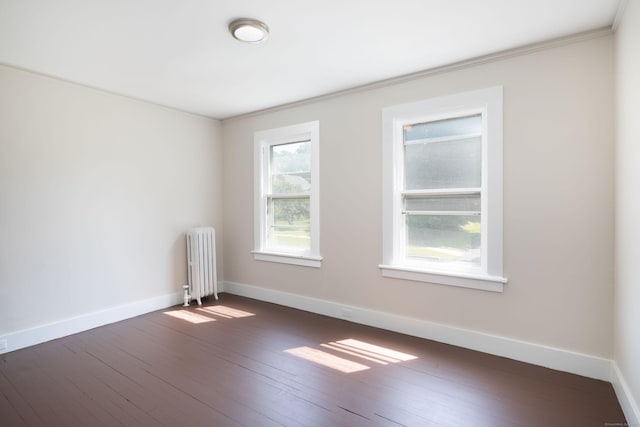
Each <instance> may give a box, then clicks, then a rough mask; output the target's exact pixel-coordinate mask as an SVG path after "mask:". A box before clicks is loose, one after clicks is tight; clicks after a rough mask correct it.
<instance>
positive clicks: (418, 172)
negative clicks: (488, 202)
mask: <svg viewBox="0 0 640 427" xmlns="http://www.w3.org/2000/svg"><path fill="white" fill-rule="evenodd" d="M481 165H482V141H481V138H480V137H477V138H468V139H460V140H452V141H436V142H425V143H416V144H410V145H406V146H405V159H404V167H405V189H407V190H420V189H438V188H478V187H480V186H481V184H482V180H481V173H480V172H481Z"/></svg>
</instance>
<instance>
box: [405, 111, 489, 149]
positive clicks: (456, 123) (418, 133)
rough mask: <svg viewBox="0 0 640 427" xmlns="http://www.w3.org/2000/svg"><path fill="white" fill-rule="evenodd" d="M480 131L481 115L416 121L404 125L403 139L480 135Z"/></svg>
mask: <svg viewBox="0 0 640 427" xmlns="http://www.w3.org/2000/svg"><path fill="white" fill-rule="evenodd" d="M481 133H482V115H480V114H477V115H475V116H467V117H458V118H455V119H446V120H436V121H433V122H428V123H417V124H414V125H407V126H405V127H404V140H405V142H406V141H415V140H419V139H426V138H443V137H451V136H459V135H473V134H475V135H480V134H481Z"/></svg>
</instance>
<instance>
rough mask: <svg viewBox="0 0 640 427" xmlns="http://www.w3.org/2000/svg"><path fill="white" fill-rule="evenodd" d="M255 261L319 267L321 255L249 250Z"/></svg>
mask: <svg viewBox="0 0 640 427" xmlns="http://www.w3.org/2000/svg"><path fill="white" fill-rule="evenodd" d="M251 253H252V254H253V257H254V259H256V260H257V261H269V262H279V263H282V264H293V265H301V266H303V267H314V268H320V266H321V265H322V257H320V256H309V255H293V254H283V253H278V252H262V251H251Z"/></svg>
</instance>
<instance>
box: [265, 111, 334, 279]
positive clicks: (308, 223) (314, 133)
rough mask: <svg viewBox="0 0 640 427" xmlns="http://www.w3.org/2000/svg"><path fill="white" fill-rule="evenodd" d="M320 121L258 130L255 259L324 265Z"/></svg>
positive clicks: (314, 265) (313, 265) (316, 265)
mask: <svg viewBox="0 0 640 427" xmlns="http://www.w3.org/2000/svg"><path fill="white" fill-rule="evenodd" d="M318 137H319V122H317V121H315V122H308V123H302V124H299V125H294V126H287V127H282V128H278V129H271V130H265V131H260V132H256V133H255V136H254V147H255V153H254V166H255V200H254V206H255V227H254V229H255V249H254V251H253V253H254V256H255V258H256V259H258V260H261V261H273V262H283V263H287V264H296V265H303V266H309V267H320V262H321V260H322V258H321V257H320V253H319V252H320V251H319V247H320V245H319V221H318V216H319V215H318V213H319V208H318V188H319V186H318Z"/></svg>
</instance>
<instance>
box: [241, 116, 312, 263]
mask: <svg viewBox="0 0 640 427" xmlns="http://www.w3.org/2000/svg"><path fill="white" fill-rule="evenodd" d="M319 138H320V122H319V121H317V120H316V121H312V122H306V123H300V124H297V125H292V126H285V127H280V128H277V129H269V130H263V131H258V132H255V134H254V250H253V251H252V253H253V255H254V258H255V259H256V260H259V261H271V262H279V263H285V264H293V265H300V266H305V267H316V268H319V267H320V265H321V262H322V257H321V256H320V221H319V219H320V214H319V213H320V207H319V188H320V186H319V179H318V178H319V161H320V159H319ZM302 141H309V142H310V143H311V162H310V163H311V171H310V173H311V189H310V191H309V216H310V218H309V221H310V228H311V231H310V234H311V247H310V250H309V251H304V252H296V251H291V252H284V251H274V250H272V249H269V248H267V230H268V214H267V204H268V197H269V195H268V193H267V190H268V188H269V179H270V170H269V168H270V164H269V150H270V148H271V147H272V146H274V145H281V144H289V143H294V142H302Z"/></svg>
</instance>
